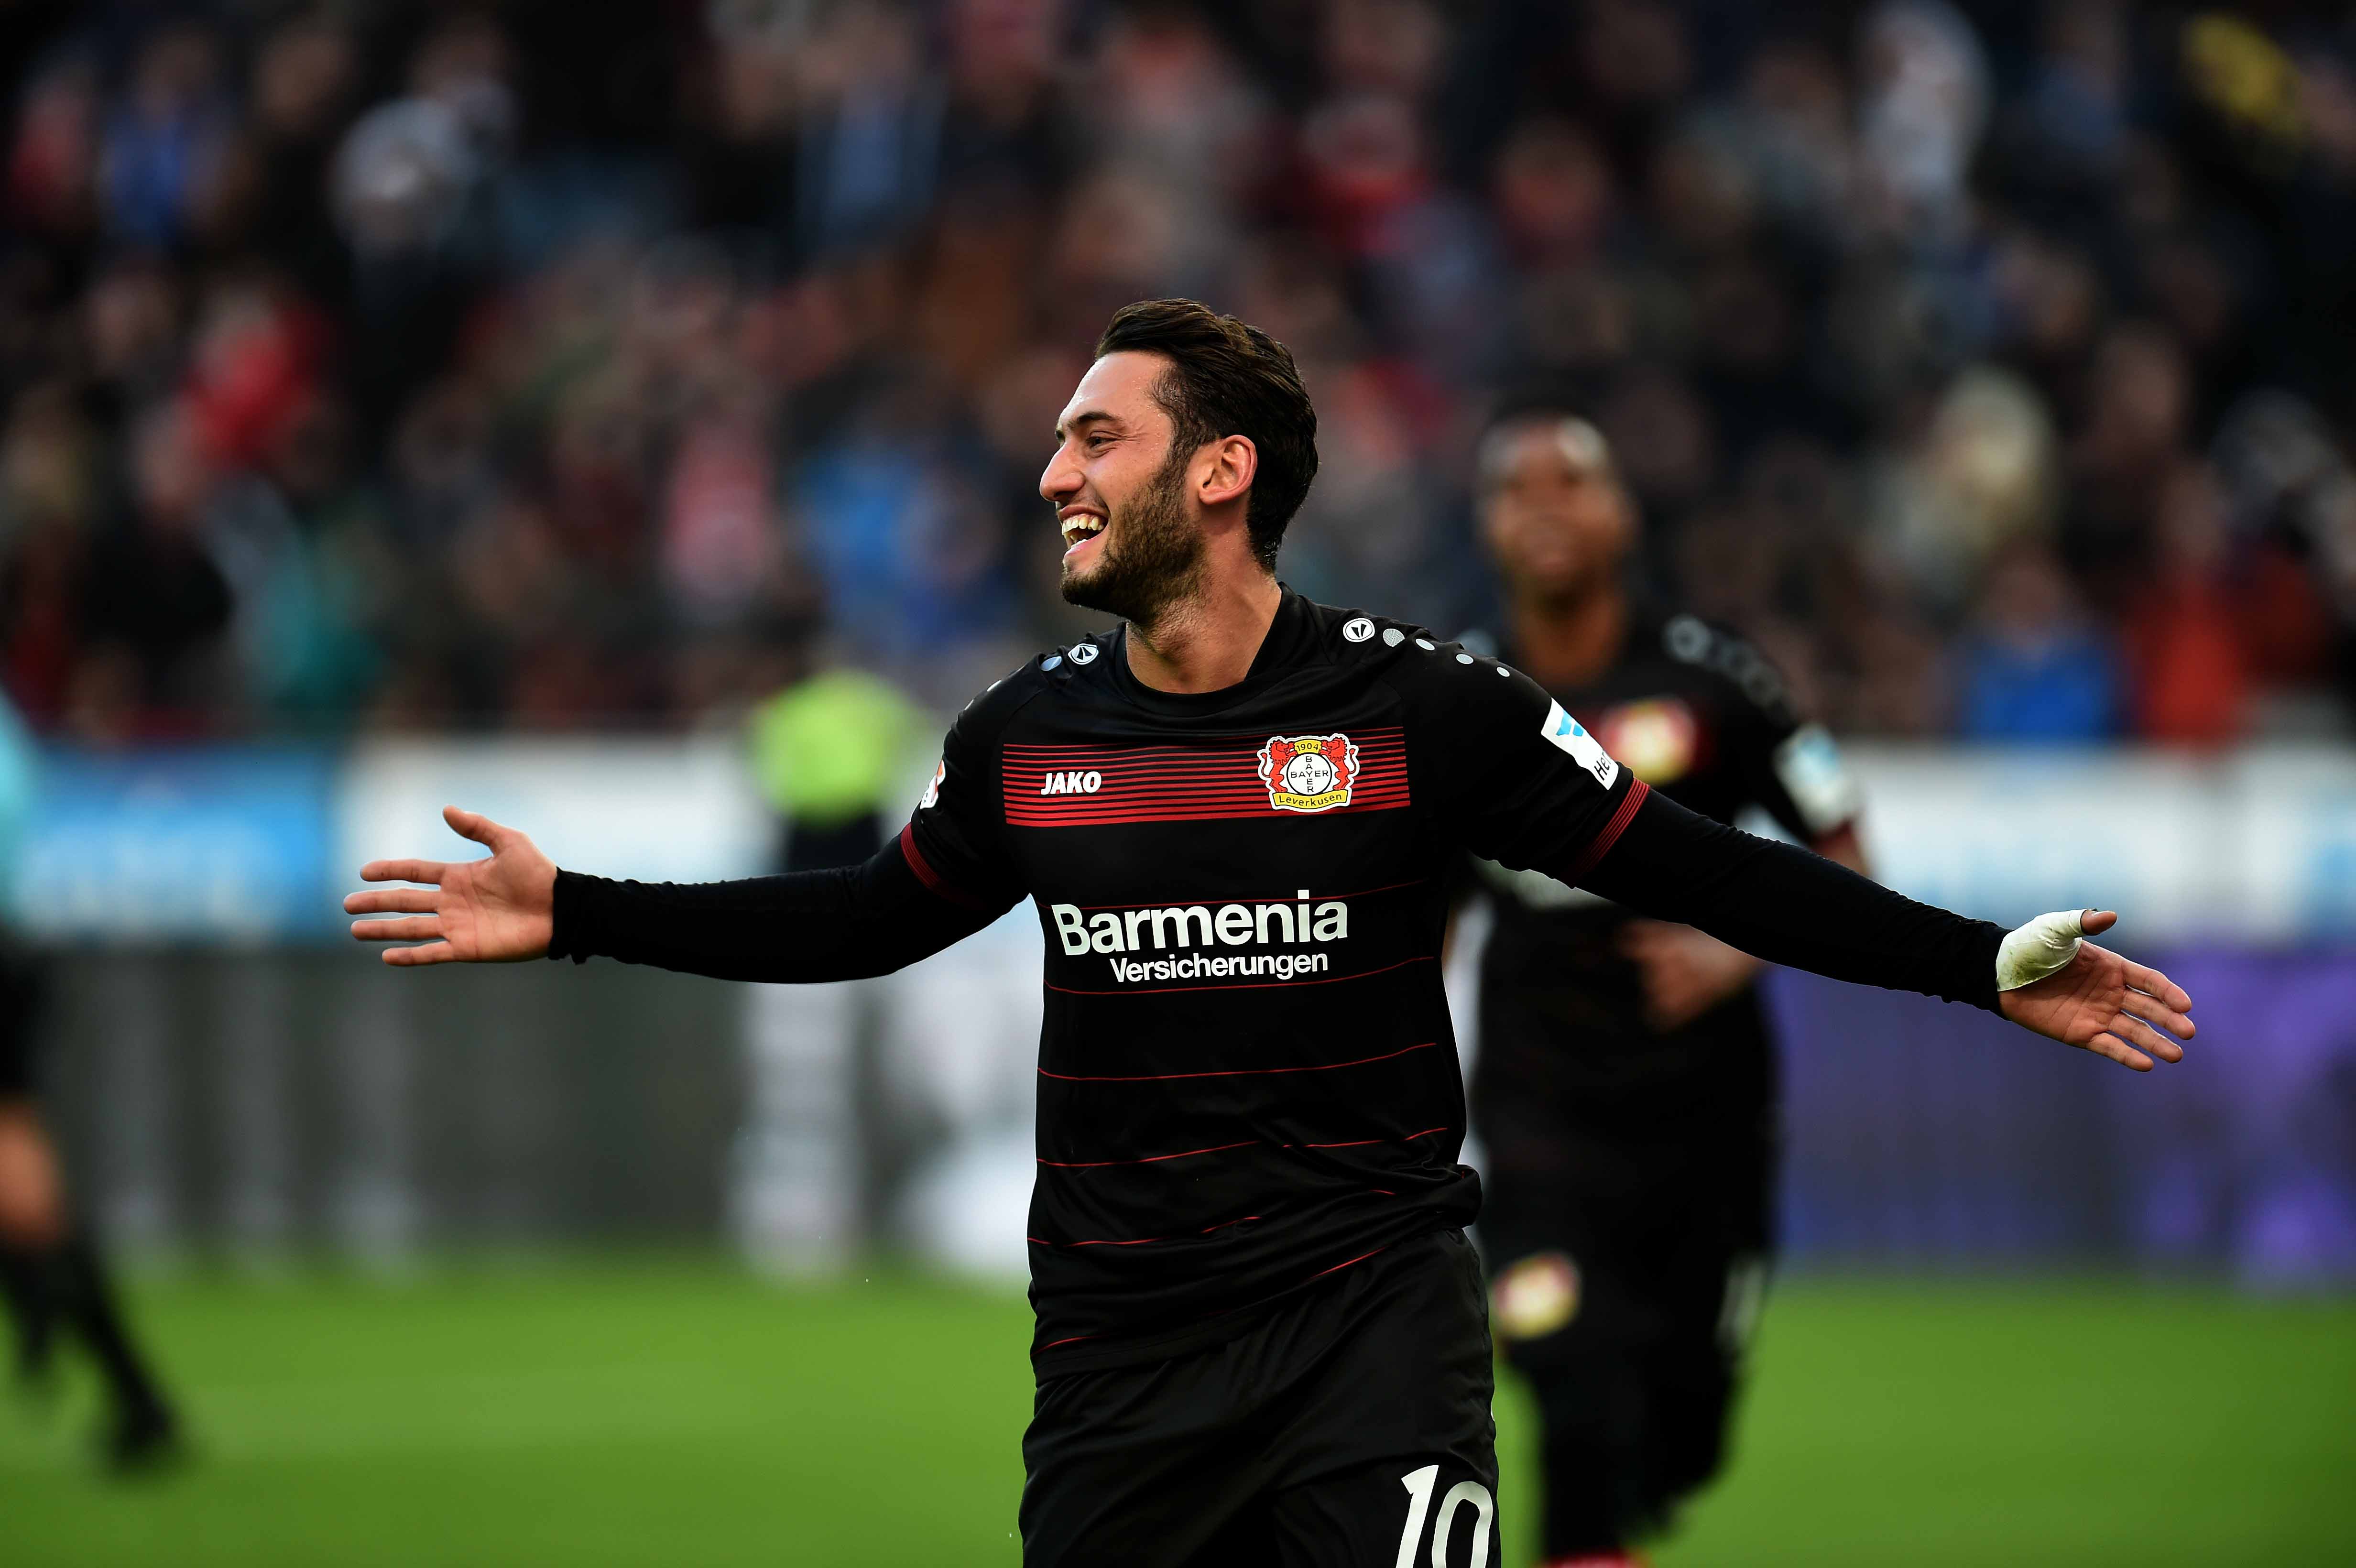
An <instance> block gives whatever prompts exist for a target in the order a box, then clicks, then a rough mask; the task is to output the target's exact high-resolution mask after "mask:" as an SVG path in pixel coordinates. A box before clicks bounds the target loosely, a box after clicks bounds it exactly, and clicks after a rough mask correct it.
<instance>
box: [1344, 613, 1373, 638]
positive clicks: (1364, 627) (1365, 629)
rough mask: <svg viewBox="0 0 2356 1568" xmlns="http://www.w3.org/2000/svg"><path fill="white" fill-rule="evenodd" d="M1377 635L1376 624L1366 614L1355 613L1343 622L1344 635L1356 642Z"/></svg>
mask: <svg viewBox="0 0 2356 1568" xmlns="http://www.w3.org/2000/svg"><path fill="white" fill-rule="evenodd" d="M1342 635H1343V636H1344V637H1346V638H1348V639H1349V640H1350V641H1351V642H1354V643H1363V642H1365V640H1366V639H1367V638H1368V637H1371V636H1373V635H1375V624H1374V623H1373V622H1372V621H1369V620H1368V619H1366V618H1365V616H1364V615H1353V616H1352V617H1351V618H1350V619H1348V620H1347V621H1344V622H1343V623H1342Z"/></svg>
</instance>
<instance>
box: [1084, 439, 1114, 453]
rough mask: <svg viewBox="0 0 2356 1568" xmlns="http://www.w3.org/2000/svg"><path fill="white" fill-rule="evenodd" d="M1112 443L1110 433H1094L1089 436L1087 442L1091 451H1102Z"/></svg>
mask: <svg viewBox="0 0 2356 1568" xmlns="http://www.w3.org/2000/svg"><path fill="white" fill-rule="evenodd" d="M1110 444H1112V437H1110V436H1108V435H1092V436H1090V437H1088V439H1087V449H1088V450H1089V451H1090V452H1101V451H1103V450H1104V449H1105V448H1106V447H1107V446H1109V445H1110Z"/></svg>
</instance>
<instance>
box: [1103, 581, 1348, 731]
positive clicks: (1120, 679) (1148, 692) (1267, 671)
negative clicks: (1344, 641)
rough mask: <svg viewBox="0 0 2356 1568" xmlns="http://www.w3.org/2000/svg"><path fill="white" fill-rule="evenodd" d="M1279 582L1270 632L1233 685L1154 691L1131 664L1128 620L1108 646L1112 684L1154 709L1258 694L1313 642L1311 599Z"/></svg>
mask: <svg viewBox="0 0 2356 1568" xmlns="http://www.w3.org/2000/svg"><path fill="white" fill-rule="evenodd" d="M1277 586H1279V587H1280V588H1283V589H1284V597H1283V599H1282V600H1281V601H1280V602H1279V603H1278V604H1277V606H1276V619H1274V620H1273V621H1270V622H1269V624H1268V635H1267V636H1265V637H1262V638H1261V639H1260V644H1259V652H1258V653H1257V654H1254V655H1253V656H1252V662H1251V668H1250V669H1248V670H1247V671H1245V672H1244V677H1243V679H1241V680H1239V681H1237V682H1236V684H1235V685H1233V686H1223V687H1221V688H1219V689H1218V690H1216V691H1158V690H1156V689H1154V688H1152V687H1150V686H1148V685H1146V684H1145V683H1144V682H1143V681H1141V680H1140V679H1138V678H1137V676H1136V674H1135V672H1133V671H1132V670H1130V667H1129V625H1128V623H1126V622H1124V623H1122V624H1121V626H1120V628H1119V630H1118V631H1116V632H1115V633H1114V634H1113V637H1112V645H1111V646H1110V647H1109V648H1108V649H1107V650H1106V651H1107V652H1108V654H1110V655H1111V657H1110V658H1109V659H1108V660H1107V662H1108V664H1110V665H1111V667H1112V671H1111V673H1112V678H1113V684H1114V685H1115V686H1117V687H1118V688H1119V689H1120V693H1121V695H1122V696H1124V697H1126V698H1128V699H1130V701H1131V702H1133V703H1135V704H1137V706H1139V707H1140V708H1143V709H1149V710H1151V711H1152V712H1156V713H1173V714H1176V713H1184V714H1202V713H1216V712H1218V711H1220V710H1221V709H1226V708H1231V707H1233V706H1234V705H1235V704H1237V703H1238V702H1241V701H1244V700H1245V699H1248V698H1250V697H1253V696H1255V695H1257V694H1258V692H1260V691H1261V690H1263V689H1264V688H1266V687H1267V686H1268V685H1269V682H1270V681H1273V680H1275V679H1276V678H1277V677H1280V676H1281V675H1283V674H1284V673H1285V671H1287V670H1289V669H1290V668H1292V667H1295V666H1297V665H1299V664H1301V662H1302V661H1303V660H1304V659H1305V658H1307V657H1308V656H1310V655H1311V654H1312V653H1313V652H1314V651H1315V648H1316V642H1317V625H1316V622H1317V617H1316V615H1315V613H1313V612H1312V610H1311V608H1310V604H1309V601H1308V600H1306V599H1303V598H1302V597H1301V595H1300V594H1298V593H1295V592H1293V591H1292V590H1291V589H1290V587H1287V586H1286V585H1284V584H1282V583H1279V584H1278V585H1277Z"/></svg>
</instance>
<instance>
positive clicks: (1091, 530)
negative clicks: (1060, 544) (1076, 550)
mask: <svg viewBox="0 0 2356 1568" xmlns="http://www.w3.org/2000/svg"><path fill="white" fill-rule="evenodd" d="M1104 526H1105V520H1104V519H1103V518H1102V517H1097V516H1095V515H1094V514H1093V513H1088V512H1079V513H1076V514H1074V515H1073V516H1071V517H1066V518H1065V519H1064V523H1063V528H1064V542H1065V543H1066V544H1076V543H1078V542H1079V541H1080V540H1082V539H1087V538H1088V537H1090V536H1091V535H1094V534H1100V533H1102V532H1104Z"/></svg>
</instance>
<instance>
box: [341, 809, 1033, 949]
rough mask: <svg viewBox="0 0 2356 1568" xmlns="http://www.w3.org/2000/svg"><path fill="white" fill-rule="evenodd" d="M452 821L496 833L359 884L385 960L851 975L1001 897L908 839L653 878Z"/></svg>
mask: <svg viewBox="0 0 2356 1568" xmlns="http://www.w3.org/2000/svg"><path fill="white" fill-rule="evenodd" d="M442 815H443V816H444V820H446V821H447V822H448V823H449V824H450V826H451V827H452V828H453V829H454V830H455V831H456V832H457V833H459V834H460V835H462V836H463V837H467V838H471V839H473V840H475V842H477V843H478V844H483V845H487V846H488V847H489V848H490V850H491V853H490V855H489V856H488V857H487V858H486V859H480V860H458V861H449V862H444V861H438V860H373V861H370V862H369V864H368V865H366V866H364V867H362V868H361V869H360V876H361V878H362V879H363V880H367V881H371V882H387V881H403V882H423V883H429V884H432V885H430V886H427V887H421V888H393V889H387V890H383V891H370V892H358V893H353V894H351V895H350V896H349V897H348V898H346V899H345V900H344V909H345V911H346V912H348V913H350V914H374V915H383V914H391V915H398V916H403V917H406V918H400V919H388V920H358V921H354V922H353V923H352V934H353V935H354V936H355V937H357V938H359V940H361V941H363V942H412V941H413V942H420V943H422V945H419V946H415V947H392V948H388V949H386V950H385V954H384V961H385V962H386V963H388V964H399V965H416V964H448V963H476V964H485V963H488V964H500V963H515V962H519V961H521V960H523V959H528V958H542V957H546V958H571V959H573V961H574V962H576V963H577V962H580V961H581V960H584V959H586V958H590V957H594V956H599V955H603V956H605V957H609V958H617V959H620V960H621V961H622V962H624V963H626V964H651V965H655V966H657V967H658V968H663V969H677V970H680V971H683V972H685V973H687V974H691V975H709V976H713V977H715V978H719V979H726V980H792V981H818V980H852V979H860V978H863V977H865V976H870V975H883V974H889V973H890V972H891V971H893V970H894V969H898V968H901V967H903V966H904V965H909V964H913V963H915V962H916V960H917V959H919V958H925V957H929V956H930V955H933V954H935V953H937V952H939V951H940V950H941V949H942V948H944V947H947V946H948V945H950V944H953V943H956V942H958V941H961V940H962V939H964V938H965V937H967V936H969V935H971V934H972V933H975V932H977V931H979V930H980V929H981V928H982V927H983V926H985V925H988V924H989V923H991V921H993V920H995V919H996V918H997V917H998V915H999V914H1000V913H1001V912H1002V908H1001V909H991V908H985V907H981V906H978V905H968V904H964V903H959V902H956V901H952V900H950V899H948V898H946V897H944V896H942V895H941V894H939V893H937V892H934V891H931V890H930V889H928V888H927V887H926V886H925V885H924V883H923V882H921V881H920V880H918V879H917V876H916V873H915V871H913V870H912V869H910V868H909V866H908V863H907V860H906V859H905V855H904V854H903V852H902V848H901V846H900V844H899V843H898V842H896V841H895V842H894V843H892V844H889V845H886V846H885V847H884V848H883V851H882V853H880V854H878V855H876V856H875V857H874V858H873V859H870V860H868V861H866V862H865V863H864V864H862V865H858V866H847V867H844V868H841V869H838V870H829V871H807V872H800V873H797V874H794V875H789V876H782V877H755V878H750V879H748V880H743V881H732V882H699V883H686V884H681V883H673V882H658V883H653V884H648V883H644V882H632V881H610V880H606V879H605V878H603V877H589V876H583V875H581V874H579V873H577V872H573V871H560V870H558V869H557V868H556V866H555V864H554V862H552V861H551V860H550V859H548V857H547V856H545V855H543V854H541V852H540V849H539V848H538V847H537V846H536V845H534V844H533V843H532V841H531V840H530V838H528V837H525V836H524V835H523V834H521V833H519V832H518V831H517V830H516V829H514V828H512V827H503V826H501V825H500V824H498V823H496V822H493V821H491V820H490V819H489V818H488V817H487V816H479V815H477V814H476V813H474V812H470V811H461V810H459V809H458V808H457V807H455V806H452V807H449V808H447V809H445V810H444V812H443V814H442Z"/></svg>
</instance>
